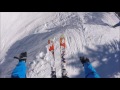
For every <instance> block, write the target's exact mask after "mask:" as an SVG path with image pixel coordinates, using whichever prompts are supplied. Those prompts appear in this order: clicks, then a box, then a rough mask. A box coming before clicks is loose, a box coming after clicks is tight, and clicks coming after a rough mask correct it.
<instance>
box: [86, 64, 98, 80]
mask: <svg viewBox="0 0 120 90" xmlns="http://www.w3.org/2000/svg"><path fill="white" fill-rule="evenodd" d="M84 70H85V77H86V78H100V76H99V75H98V73H97V72H96V70H95V69H94V68H93V67H92V65H91V64H90V62H87V63H84Z"/></svg>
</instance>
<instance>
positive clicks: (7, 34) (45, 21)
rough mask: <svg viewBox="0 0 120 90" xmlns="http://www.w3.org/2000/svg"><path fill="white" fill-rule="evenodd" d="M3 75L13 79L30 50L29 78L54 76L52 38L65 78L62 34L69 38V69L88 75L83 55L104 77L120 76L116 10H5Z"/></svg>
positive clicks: (0, 43)
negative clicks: (61, 42) (60, 38)
mask: <svg viewBox="0 0 120 90" xmlns="http://www.w3.org/2000/svg"><path fill="white" fill-rule="evenodd" d="M0 14H1V17H0V20H1V22H0V23H1V25H0V26H1V29H0V77H1V78H10V76H11V72H12V70H13V69H14V68H15V66H16V64H17V63H18V60H16V59H13V57H14V56H17V55H19V54H20V53H21V52H24V51H27V52H28V58H27V77H28V78H50V75H51V66H50V65H51V63H52V61H53V58H52V57H51V53H49V51H48V49H47V48H48V45H47V42H48V39H50V38H53V39H54V43H55V66H56V71H57V72H56V74H57V77H58V78H60V77H61V59H60V46H59V37H60V35H61V34H64V35H65V38H66V44H67V48H66V55H65V57H66V61H67V65H66V66H67V67H66V69H67V72H68V76H69V77H70V78H84V77H85V76H84V68H83V66H82V64H81V62H80V61H79V57H80V56H87V57H88V58H89V59H90V61H91V63H92V65H93V67H94V68H95V69H96V70H97V72H98V73H99V75H100V76H101V77H102V78H113V77H114V78H119V77H120V59H119V58H120V27H116V28H113V27H112V26H113V25H115V24H116V23H118V22H119V21H120V20H119V18H118V16H117V15H116V14H115V13H114V12H1V13H0Z"/></svg>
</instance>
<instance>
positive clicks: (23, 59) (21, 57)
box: [14, 52, 27, 62]
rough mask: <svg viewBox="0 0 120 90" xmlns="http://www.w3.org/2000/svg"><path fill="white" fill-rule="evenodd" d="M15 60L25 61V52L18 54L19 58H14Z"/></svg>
mask: <svg viewBox="0 0 120 90" xmlns="http://www.w3.org/2000/svg"><path fill="white" fill-rule="evenodd" d="M14 58H15V59H19V61H25V62H26V60H27V52H23V53H21V54H20V56H19V57H14Z"/></svg>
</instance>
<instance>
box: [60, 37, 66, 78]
mask: <svg viewBox="0 0 120 90" xmlns="http://www.w3.org/2000/svg"><path fill="white" fill-rule="evenodd" d="M65 49H66V43H65V37H64V35H61V36H60V53H61V70H62V78H68V76H67V71H66V59H65V54H66V52H65Z"/></svg>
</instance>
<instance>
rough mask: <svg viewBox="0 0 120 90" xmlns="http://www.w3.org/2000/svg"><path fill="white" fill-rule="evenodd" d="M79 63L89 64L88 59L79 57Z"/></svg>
mask: <svg viewBox="0 0 120 90" xmlns="http://www.w3.org/2000/svg"><path fill="white" fill-rule="evenodd" d="M80 61H81V63H82V64H83V65H84V63H86V62H90V61H89V59H88V58H86V57H84V56H83V57H80Z"/></svg>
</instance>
